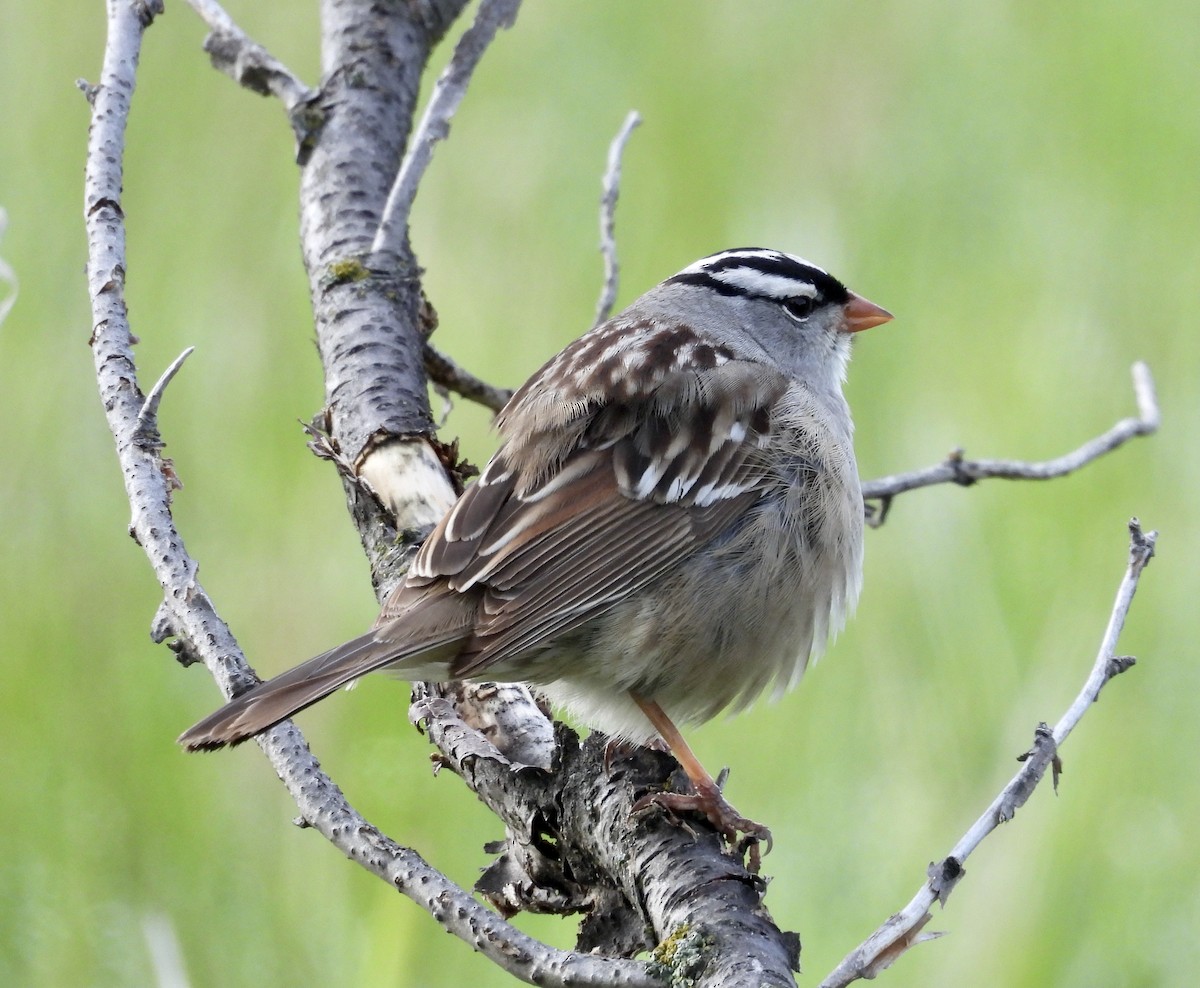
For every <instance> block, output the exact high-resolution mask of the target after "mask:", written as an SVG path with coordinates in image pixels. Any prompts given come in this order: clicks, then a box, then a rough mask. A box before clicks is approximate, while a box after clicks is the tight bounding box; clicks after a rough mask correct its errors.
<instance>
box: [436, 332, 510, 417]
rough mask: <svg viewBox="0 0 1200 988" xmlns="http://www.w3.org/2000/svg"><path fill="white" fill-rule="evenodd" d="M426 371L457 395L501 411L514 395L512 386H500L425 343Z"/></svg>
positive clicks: (438, 382)
mask: <svg viewBox="0 0 1200 988" xmlns="http://www.w3.org/2000/svg"><path fill="white" fill-rule="evenodd" d="M424 355H425V373H426V374H428V375H429V380H430V381H432V382H433V383H434V384H437V385H440V386H441V387H443V388H446V389H447V390H449V391H453V392H454V393H455V394H457V395H461V396H462V397H463V398H466V399H467V401H474V402H477V403H479V404H480V405H483V406H484V407H485V408H490V409H491V410H492V411H493V412H499V411H500V409H502V408H503V407H504V406H505V405H506V404H508V399H509V398H511V397H512V396H513V393H512V390H511V389H510V388H498V387H496V386H495V385H494V384H488V383H487V381H483V380H481V379H480V378H478V377H476V376H475V375H474V374H472V373H471V372H470V371H468V370H465V369H464V368H462V367H459V366H458V364H456V363H455V362H454V361H453V360H451V359H450V358H449V357H447V356H446V355H445V354H444V353H442V352H441V351H440V350H435V349H434V348H433V347H432V346H430V345H429V344H428V343H426V344H425V354H424Z"/></svg>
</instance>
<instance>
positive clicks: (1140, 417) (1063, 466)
mask: <svg viewBox="0 0 1200 988" xmlns="http://www.w3.org/2000/svg"><path fill="white" fill-rule="evenodd" d="M1131 373H1132V375H1133V394H1134V398H1135V400H1136V401H1137V407H1138V414H1137V417H1136V418H1125V419H1121V421H1120V422H1118V423H1117V424H1116V425H1114V426H1113V427H1112V428H1111V429H1109V430H1108V431H1107V432H1105V433H1104V434H1103V435H1100V436H1097V437H1096V438H1095V439H1091V440H1089V441H1088V442H1086V443H1084V444H1083V445H1082V446H1080V447H1079V448H1078V449H1076V450H1073V451H1072V452H1070V453H1067V454H1065V455H1064V456H1059V457H1057V458H1055V459H1053V460H1043V461H1040V462H1029V461H1026V460H968V459H966V458H965V457H964V456H963V453H962V450H956V451H955V452H953V453H951V454H950V456H949V457H947V459H946V461H945V462H944V463H940V464H938V465H937V466H933V467H926V468H925V469H923V470H914V471H912V472H911V473H898V474H894V475H893V476H891V477H880V478H878V479H877V480H870V481H867V482H866V483H864V484H863V485H862V491H863V500H864V501H867V502H868V504H867V523H868V524H869V525H870V526H871V527H872V528H878V527H879V526H880V525H882V524H883V523H884V521H885V520H886V519H887V514H888V509H889V508H890V507H891V503H892V499H893V498H894V497H895V496H896V495H897V494H903V493H904V492H905V491H911V490H916V489H917V488H918V487H932V486H933V485H934V484H958V485H960V486H962V487H969V486H971V485H972V484H975V483H977V482H978V481H980V480H987V479H988V478H992V477H996V478H1000V479H1003V480H1051V479H1053V478H1055V477H1062V476H1065V475H1066V474H1068V473H1073V472H1074V471H1076V470H1078V469H1079V468H1080V467H1083V466H1086V465H1087V464H1089V463H1091V462H1092V460H1095V459H1098V458H1099V457H1101V456H1103V455H1104V454H1105V453H1111V452H1112V451H1113V450H1114V449H1116V448H1117V447H1118V446H1122V445H1124V444H1125V443H1127V442H1128V441H1129V440H1130V439H1133V438H1134V437H1136V436H1148V435H1150V434H1151V433H1153V432H1155V431H1156V430H1157V429H1158V425H1159V411H1158V398H1157V396H1156V394H1155V390H1154V378H1153V377H1152V376H1151V374H1150V368H1149V367H1147V366H1146V365H1145V364H1144V363H1142V362H1141V361H1140V360H1139V361H1138V362H1137V363H1135V364H1134V365H1133V367H1132V368H1131ZM871 501H877V502H879V503H878V505H874V504H870V503H869V502H871Z"/></svg>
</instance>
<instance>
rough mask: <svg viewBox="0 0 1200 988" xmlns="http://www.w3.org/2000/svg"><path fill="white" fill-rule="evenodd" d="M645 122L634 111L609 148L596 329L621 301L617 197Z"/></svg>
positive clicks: (601, 230) (604, 181)
mask: <svg viewBox="0 0 1200 988" xmlns="http://www.w3.org/2000/svg"><path fill="white" fill-rule="evenodd" d="M641 122H642V117H641V114H639V113H638V111H637V110H630V111H629V114H628V115H627V116H626V117H625V122H624V123H623V124H621V129H620V130H619V131H617V136H616V137H614V138H613V140H612V144H610V145H609V147H608V167H607V168H606V169H605V170H604V179H603V181H602V183H601V185H602V188H603V189H604V192H603V194H602V195H601V196H600V253H601V254H602V255H603V257H604V285H603V287H602V288H601V289H600V300H599V302H597V304H596V319H595V321H594V322H593V323H592V325H593V326H599V325H600V323H602V322H604V320H606V319H607V318H608V317H609V316H610V315H612V310H613V306H614V305H615V304H616V301H617V287H618V284H619V282H620V278H621V268H620V265H619V264H618V262H617V237H616V225H617V219H616V212H617V196H619V195H620V194H621V158H622V157H623V156H624V154H625V145H626V144H628V143H629V137H630V135H631V134H632V133H633V129H634V128H635V127H637V125H638V124H640V123H641Z"/></svg>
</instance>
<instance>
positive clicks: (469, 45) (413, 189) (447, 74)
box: [371, 0, 521, 253]
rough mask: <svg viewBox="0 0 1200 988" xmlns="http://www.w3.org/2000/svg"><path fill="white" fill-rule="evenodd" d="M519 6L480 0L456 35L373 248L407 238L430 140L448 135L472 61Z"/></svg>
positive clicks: (512, 0) (388, 247)
mask: <svg viewBox="0 0 1200 988" xmlns="http://www.w3.org/2000/svg"><path fill="white" fill-rule="evenodd" d="M520 6H521V0H483V3H482V4H481V5H480V7H479V13H478V14H477V15H476V16H475V23H474V24H472V25H471V27H470V28H468V29H467V30H466V31H465V32H464V33H463V36H462V37H461V38H459V40H458V44H457V45H455V47H454V55H453V56H452V57H451V59H450V64H449V65H447V66H446V68H445V71H443V72H442V74H441V76H439V77H438V81H437V83H436V84H435V85H434V87H433V93H432V95H431V96H430V97H429V103H428V104H427V105H426V107H425V113H424V114H423V115H422V117H421V122H420V124H418V125H417V130H416V133H415V134H414V135H413V140H412V143H411V146H410V148H409V151H408V153H407V154H406V155H405V156H404V160H403V161H402V162H401V164H400V170H399V172H397V174H396V181H395V182H394V183H393V184H392V188H391V191H390V192H389V193H388V197H387V204H386V205H385V206H384V209H383V217H382V218H381V220H380V223H379V229H378V230H377V231H376V233H375V239H374V242H373V243H372V245H371V251H372V253H381V252H387V253H397V252H398V251H399V250H400V249H401V248H402V246H403V244H404V243H405V242H406V241H407V239H408V216H409V213H411V212H412V205H413V202H414V200H415V199H416V198H417V187H418V186H419V185H420V184H421V179H422V178H424V176H425V169H426V168H428V167H429V162H430V161H431V160H432V158H433V148H434V145H435V144H437V142H438V141H442V140H445V139H446V137H447V136H448V135H449V133H450V118H451V117H453V116H454V114H455V113H456V112H457V110H458V107H459V104H460V103H462V101H463V97H464V96H466V94H467V86H469V85H470V83H471V76H472V75H474V73H475V67H476V66H477V65H478V64H479V60H480V59H481V58H483V53H484V52H485V51H487V50H488V47H489V46H490V45H491V43H492V39H493V38H495V37H496V32H497V31H498V30H500V28H502V27H512V25H513V24H514V23H515V22H516V19H517V11H518V10H519V9H520Z"/></svg>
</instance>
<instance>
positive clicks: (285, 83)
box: [188, 0, 321, 163]
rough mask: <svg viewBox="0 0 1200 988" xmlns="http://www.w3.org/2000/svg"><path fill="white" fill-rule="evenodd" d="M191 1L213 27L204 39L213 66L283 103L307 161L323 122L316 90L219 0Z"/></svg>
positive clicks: (298, 151) (298, 150)
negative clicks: (318, 107) (241, 23)
mask: <svg viewBox="0 0 1200 988" xmlns="http://www.w3.org/2000/svg"><path fill="white" fill-rule="evenodd" d="M188 3H189V4H190V5H191V7H192V9H193V10H194V11H195V12H196V13H197V14H199V15H200V18H201V19H202V20H203V21H204V23H205V24H207V25H208V26H209V29H210V30H211V33H210V34H209V36H208V37H207V38H205V39H204V50H205V51H206V52H208V55H209V58H210V60H211V61H212V64H213V67H214V68H216V69H218V70H220V71H221V72H224V73H225V74H226V75H227V76H229V77H230V78H231V79H233V81H234V82H236V83H237V84H238V85H239V86H244V87H245V88H247V89H249V90H251V91H252V92H256V93H258V94H259V95H260V96H274V97H275V98H276V99H278V100H279V101H280V102H281V103H282V104H283V106H284V109H285V110H287V115H288V122H289V123H290V124H291V126H292V133H293V134H295V136H296V160H297V161H299V162H301V163H303V162H304V160H305V159H306V158H307V155H308V152H309V150H310V148H311V147H312V143H313V141H314V140H316V133H317V131H318V130H319V129H320V125H321V114H320V113H319V112H318V110H317V108H316V102H317V93H316V91H315V90H312V89H309V88H308V86H306V85H305V84H304V83H303V82H301V81H300V79H299V77H298V76H297V75H296V74H295V73H293V72H292V71H290V70H289V69H288V67H287V66H286V65H284V64H283V63H282V62H281V61H279V60H278V59H277V58H275V57H274V56H273V55H272V54H271V53H270V52H268V51H267V50H266V49H265V48H264V47H263V46H262V45H260V44H258V42H256V41H254V40H253V39H252V38H250V37H249V36H248V35H247V34H246V32H245V31H243V30H242V29H241V28H240V27H238V25H237V24H236V23H235V22H234V20H233V18H232V17H230V16H229V14H228V13H226V11H225V9H224V8H223V7H222V6H221V5H220V4H219V3H217V2H216V0H188Z"/></svg>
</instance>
